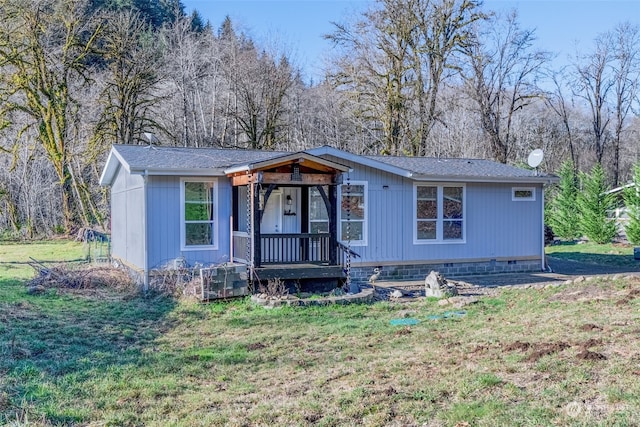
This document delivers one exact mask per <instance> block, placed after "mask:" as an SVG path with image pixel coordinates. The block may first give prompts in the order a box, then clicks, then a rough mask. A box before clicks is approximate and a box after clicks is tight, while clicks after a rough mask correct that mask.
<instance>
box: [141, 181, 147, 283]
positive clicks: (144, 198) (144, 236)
mask: <svg viewBox="0 0 640 427" xmlns="http://www.w3.org/2000/svg"><path fill="white" fill-rule="evenodd" d="M148 178H149V172H148V170H147V169H145V170H144V173H143V174H142V180H143V181H142V212H144V223H143V225H142V241H143V246H144V249H143V253H144V266H143V269H144V278H143V279H144V282H143V284H142V290H143V291H144V292H145V293H147V291H149V251H148V250H147V249H148V247H149V240H148V232H147V229H148V225H147V224H148V223H149V213H148V212H147V181H148Z"/></svg>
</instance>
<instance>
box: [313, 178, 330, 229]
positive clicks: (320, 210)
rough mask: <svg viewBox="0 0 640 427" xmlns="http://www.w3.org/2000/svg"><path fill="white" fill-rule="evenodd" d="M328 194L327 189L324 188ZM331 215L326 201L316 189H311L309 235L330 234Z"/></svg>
mask: <svg viewBox="0 0 640 427" xmlns="http://www.w3.org/2000/svg"><path fill="white" fill-rule="evenodd" d="M323 188H324V192H325V194H327V191H328V189H327V187H326V186H325V187H323ZM328 232H329V214H328V213H327V207H326V205H325V204H324V199H323V198H322V196H321V195H320V191H318V189H317V188H316V187H311V188H310V189H309V233H328Z"/></svg>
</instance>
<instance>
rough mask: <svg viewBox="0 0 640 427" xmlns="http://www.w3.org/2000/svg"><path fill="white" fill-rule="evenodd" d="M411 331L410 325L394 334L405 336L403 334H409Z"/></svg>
mask: <svg viewBox="0 0 640 427" xmlns="http://www.w3.org/2000/svg"><path fill="white" fill-rule="evenodd" d="M410 333H411V328H410V327H409V326H405V327H404V328H402V329H398V330H397V331H396V332H395V333H394V335H395V336H397V337H400V336H403V335H409V334H410Z"/></svg>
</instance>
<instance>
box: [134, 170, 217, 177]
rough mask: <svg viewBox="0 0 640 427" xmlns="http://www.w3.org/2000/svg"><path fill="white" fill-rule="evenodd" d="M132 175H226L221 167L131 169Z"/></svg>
mask: <svg viewBox="0 0 640 427" xmlns="http://www.w3.org/2000/svg"><path fill="white" fill-rule="evenodd" d="M131 174H132V175H148V176H216V177H219V176H225V173H224V171H223V170H221V169H204V168H199V169H164V168H161V169H153V168H148V169H134V168H132V169H131Z"/></svg>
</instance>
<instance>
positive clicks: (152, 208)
mask: <svg viewBox="0 0 640 427" xmlns="http://www.w3.org/2000/svg"><path fill="white" fill-rule="evenodd" d="M190 178H192V177H190ZM196 179H197V178H196ZM210 179H214V180H217V183H218V184H217V191H218V194H217V202H218V206H217V221H218V224H217V232H218V249H217V250H185V251H182V250H181V242H180V227H181V226H182V225H181V223H180V209H181V201H180V177H177V176H150V177H149V179H148V184H147V193H148V196H147V197H148V199H147V200H148V206H147V212H148V218H149V224H148V227H149V228H148V240H149V250H148V255H149V268H150V269H154V268H159V267H162V266H164V265H167V264H168V263H171V262H172V261H173V260H175V259H176V258H179V257H184V258H185V259H186V261H187V263H188V264H189V265H194V264H195V263H197V262H198V263H202V264H205V265H208V264H219V263H223V262H227V261H228V260H229V218H230V216H231V185H230V183H229V180H228V179H227V178H226V177H218V178H210V177H202V180H203V181H206V180H210Z"/></svg>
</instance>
